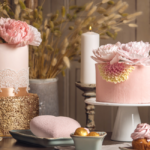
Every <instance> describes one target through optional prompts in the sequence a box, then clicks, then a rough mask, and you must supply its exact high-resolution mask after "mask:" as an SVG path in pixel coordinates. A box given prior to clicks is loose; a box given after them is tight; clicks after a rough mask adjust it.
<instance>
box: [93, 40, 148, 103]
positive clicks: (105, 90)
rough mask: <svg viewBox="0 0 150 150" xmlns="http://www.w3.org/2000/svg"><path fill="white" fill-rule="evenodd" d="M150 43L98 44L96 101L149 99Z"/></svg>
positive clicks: (127, 101)
mask: <svg viewBox="0 0 150 150" xmlns="http://www.w3.org/2000/svg"><path fill="white" fill-rule="evenodd" d="M149 51H150V44H149V43H144V42H142V41H141V42H129V43H127V44H121V43H120V42H117V43H116V44H114V45H112V44H107V45H104V46H100V47H99V48H98V49H97V50H94V51H93V53H94V55H95V56H92V58H93V59H94V60H95V61H96V62H97V64H96V65H95V67H96V101H98V102H108V103H122V104H142V103H150V92H149V89H150V56H149Z"/></svg>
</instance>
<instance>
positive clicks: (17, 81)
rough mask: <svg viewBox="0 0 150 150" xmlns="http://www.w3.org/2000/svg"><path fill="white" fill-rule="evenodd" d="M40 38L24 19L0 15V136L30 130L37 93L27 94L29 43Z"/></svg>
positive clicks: (36, 108) (31, 43) (35, 112)
mask: <svg viewBox="0 0 150 150" xmlns="http://www.w3.org/2000/svg"><path fill="white" fill-rule="evenodd" d="M41 41H42V40H41V34H40V32H38V30H37V29H36V28H34V27H32V26H30V25H28V24H27V23H26V22H22V21H16V20H13V19H10V18H7V19H6V18H0V136H10V134H9V131H10V130H17V129H29V121H30V120H31V119H32V118H34V117H35V116H37V115H38V109H39V108H38V107H39V102H38V96H37V94H31V93H28V90H29V88H28V87H29V67H28V66H29V63H28V61H29V60H28V45H34V46H38V45H40V43H41Z"/></svg>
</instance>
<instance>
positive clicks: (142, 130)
mask: <svg viewBox="0 0 150 150" xmlns="http://www.w3.org/2000/svg"><path fill="white" fill-rule="evenodd" d="M131 138H132V139H133V140H137V139H143V138H146V139H147V141H150V125H149V124H147V123H142V124H138V125H137V127H136V129H135V130H134V132H133V133H132V134H131Z"/></svg>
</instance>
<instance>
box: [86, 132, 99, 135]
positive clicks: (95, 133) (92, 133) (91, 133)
mask: <svg viewBox="0 0 150 150" xmlns="http://www.w3.org/2000/svg"><path fill="white" fill-rule="evenodd" d="M87 136H99V134H98V133H97V132H90V133H89V134H88V135H87Z"/></svg>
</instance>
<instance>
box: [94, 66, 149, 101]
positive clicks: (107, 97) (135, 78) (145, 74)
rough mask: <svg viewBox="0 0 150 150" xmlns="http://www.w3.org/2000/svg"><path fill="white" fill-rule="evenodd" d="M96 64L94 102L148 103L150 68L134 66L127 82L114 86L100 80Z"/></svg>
mask: <svg viewBox="0 0 150 150" xmlns="http://www.w3.org/2000/svg"><path fill="white" fill-rule="evenodd" d="M98 65H99V64H96V101H98V102H108V103H124V104H136V103H138V104H141V103H150V91H149V89H150V67H143V66H136V67H135V70H134V71H133V72H131V74H130V76H129V78H128V80H127V81H125V82H122V83H118V84H114V83H111V82H106V81H105V80H104V79H102V77H101V75H100V72H99V69H98Z"/></svg>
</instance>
